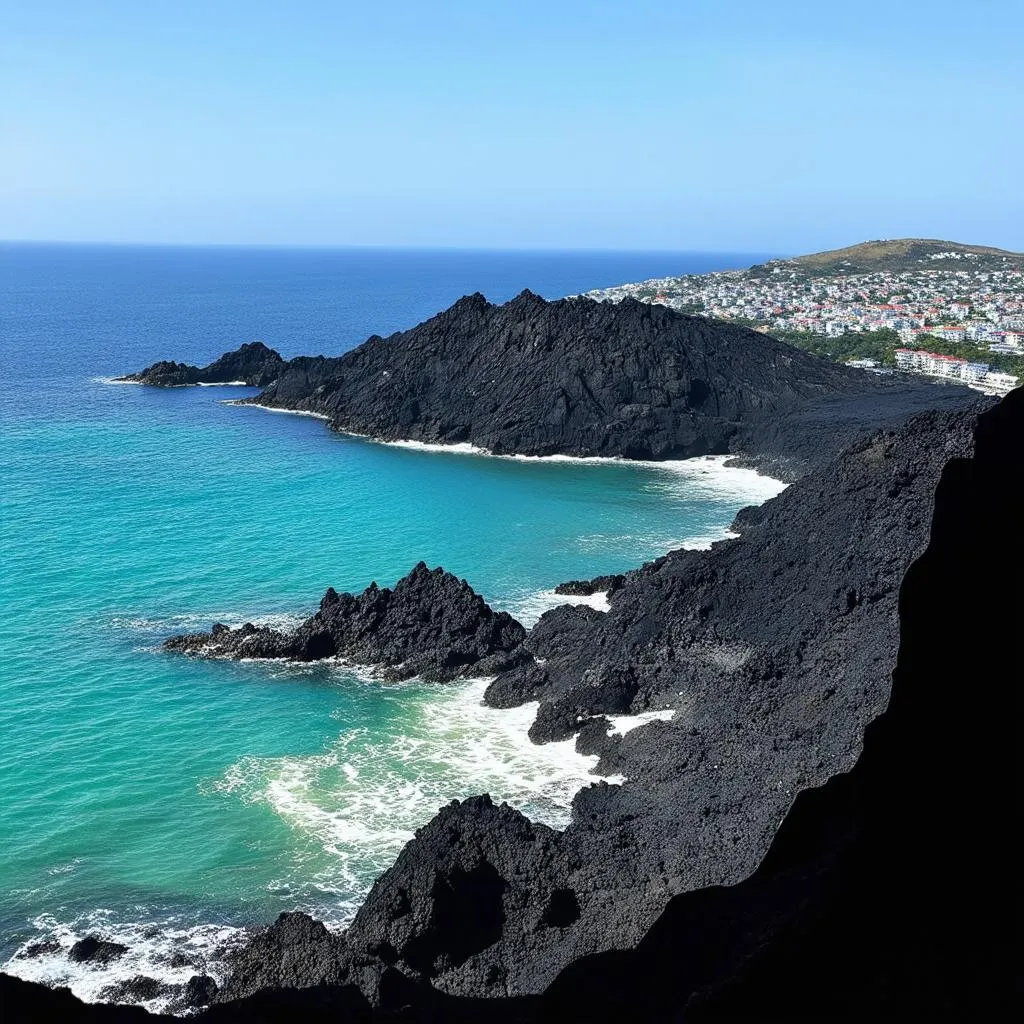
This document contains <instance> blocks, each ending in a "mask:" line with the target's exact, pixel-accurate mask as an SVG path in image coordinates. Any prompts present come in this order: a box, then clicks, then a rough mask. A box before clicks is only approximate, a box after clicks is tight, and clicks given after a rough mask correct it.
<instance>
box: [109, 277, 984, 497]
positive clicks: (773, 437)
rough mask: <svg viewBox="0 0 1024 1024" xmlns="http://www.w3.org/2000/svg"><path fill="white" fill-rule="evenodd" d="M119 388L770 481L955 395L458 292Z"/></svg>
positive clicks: (374, 433) (760, 345)
mask: <svg viewBox="0 0 1024 1024" xmlns="http://www.w3.org/2000/svg"><path fill="white" fill-rule="evenodd" d="M123 379H125V380H134V381H140V382H142V383H148V384H158V385H164V386H169V385H180V384H195V383H219V382H225V381H229V380H244V381H246V383H249V384H254V385H258V386H261V387H263V388H264V391H263V392H262V393H261V394H260V395H259V396H257V397H255V398H252V399H249V400H248V401H250V402H252V403H254V404H258V405H263V406H267V407H271V408H278V409H291V410H295V411H304V412H313V413H317V414H318V415H322V416H325V417H326V418H327V419H328V420H329V421H330V423H331V426H333V427H334V428H335V429H337V430H340V431H345V432H349V433H354V434H361V435H366V436H370V437H374V438H377V439H380V440H386V441H395V440H415V441H422V442H429V443H440V444H454V443H460V442H472V443H473V444H475V445H478V446H480V447H482V448H484V449H486V450H488V451H491V452H494V453H496V454H521V455H554V454H564V455H574V456H621V457H624V458H629V459H666V458H685V457H689V456H694V455H705V454H725V453H733V454H736V455H738V456H740V457H741V458H742V459H743V460H744V461H745V462H746V463H747V464H750V465H754V466H757V467H759V468H762V469H765V470H767V471H770V472H771V473H772V474H773V475H776V476H779V477H781V478H784V479H787V480H792V479H795V478H796V477H798V476H799V475H800V474H801V473H803V472H805V471H806V470H807V469H808V468H809V467H814V466H821V465H824V464H825V463H827V462H828V461H829V460H830V459H831V458H833V457H834V456H835V455H836V454H837V453H838V452H839V451H840V450H841V449H842V448H843V447H845V446H847V445H849V444H851V443H852V442H853V441H855V440H857V439H858V438H859V437H860V436H862V435H863V434H865V433H866V432H870V431H871V430H875V429H878V428H880V427H892V426H895V425H897V424H899V423H901V422H903V421H904V420H906V419H907V418H908V417H909V416H911V415H913V414H915V413H918V412H923V411H925V410H928V409H935V408H946V409H953V408H959V407H962V406H963V405H964V404H965V403H967V402H970V401H971V398H972V393H971V392H969V391H968V390H967V389H966V388H962V387H959V386H956V385H945V386H941V385H937V384H935V383H932V382H927V381H924V380H907V379H906V378H900V379H896V378H888V377H881V376H878V375H875V374H867V373H863V372H862V371H859V370H853V369H851V368H849V367H846V366H841V365H838V364H836V363H832V362H829V361H827V360H824V359H819V358H818V357H817V356H812V355H810V354H809V353H806V352H802V351H800V350H799V349H796V348H794V347H792V346H790V345H787V344H785V343H783V342H780V341H778V340H776V339H774V338H771V337H769V336H768V335H765V334H761V333H759V332H756V331H752V330H749V329H748V328H745V327H740V326H737V325H735V324H731V323H726V322H723V321H715V320H710V319H707V318H704V317H689V316H685V315H683V314H681V313H678V312H676V311H675V310H671V309H668V308H666V307H664V306H658V305H651V304H648V303H641V302H636V301H634V300H626V301H623V302H621V303H602V302H595V301H594V300H593V299H588V298H572V299H561V300H559V301H557V302H546V301H545V300H543V299H541V298H539V297H538V296H536V295H534V294H532V293H530V292H528V291H526V292H523V293H522V294H521V295H519V296H518V297H517V298H515V299H513V300H512V301H511V302H507V303H505V304H504V305H501V306H496V305H492V304H491V303H489V302H487V300H486V299H485V298H484V297H483V296H482V295H480V294H475V295H469V296H466V297H464V298H462V299H460V300H459V301H458V302H456V303H455V304H454V305H453V306H451V307H450V308H449V309H447V310H445V311H444V312H442V313H439V314H438V315H437V316H434V317H432V318H431V319H429V320H427V321H425V322H424V323H422V324H419V325H418V326H417V327H414V328H412V329H411V330H408V331H404V332H401V333H398V334H394V335H392V336H391V337H389V338H381V337H379V336H377V335H374V336H373V337H371V338H369V339H367V341H365V342H364V343H363V344H362V345H359V346H358V347H357V348H355V349H353V350H351V351H350V352H347V353H345V354H344V355H341V356H335V357H324V356H300V357H297V358H295V359H292V360H290V361H287V362H285V361H284V360H282V359H281V358H280V356H278V354H277V353H276V352H272V351H271V350H269V349H267V348H266V347H265V346H263V345H262V344H261V343H259V342H254V343H253V344H251V345H243V346H242V348H241V349H239V350H237V351H236V352H231V353H227V354H226V355H224V356H222V357H221V359H219V360H217V362H215V363H212V364H211V365H210V366H207V367H204V368H202V369H199V368H196V367H193V366H187V365H185V364H180V363H157V364H155V365H154V366H151V367H149V368H148V369H146V370H144V371H142V372H141V373H138V374H134V375H132V376H130V377H126V378H123Z"/></svg>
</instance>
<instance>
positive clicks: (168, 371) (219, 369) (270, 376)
mask: <svg viewBox="0 0 1024 1024" xmlns="http://www.w3.org/2000/svg"><path fill="white" fill-rule="evenodd" d="M285 365H286V363H285V361H284V360H283V359H282V358H281V356H280V355H278V353H277V352H275V351H274V350H273V349H271V348H267V346H266V345H264V344H263V342H262V341H252V342H249V343H247V344H245V345H242V346H241V347H240V348H237V349H235V351H234V352H226V353H225V354H224V355H222V356H221V357H220V358H219V359H217V360H216V361H215V362H212V363H210V364H209V366H203V367H198V366H190V365H188V364H187V363H175V362H170V361H166V360H165V361H163V362H159V363H154V364H153V365H152V366H147V367H146V369H145V370H142V371H140V372H139V373H132V374H128V376H126V377H119V378H118V379H119V380H121V381H125V382H132V383H136V384H151V385H153V386H155V387H164V388H169V387H183V386H185V385H189V384H231V383H234V382H236V381H242V382H244V383H245V384H248V385H250V386H252V387H259V388H264V387H266V386H267V385H268V384H271V383H273V382H274V381H275V380H276V379H277V377H278V375H279V374H280V373H281V371H282V369H283V368H284V366H285Z"/></svg>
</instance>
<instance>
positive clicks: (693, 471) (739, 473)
mask: <svg viewBox="0 0 1024 1024" xmlns="http://www.w3.org/2000/svg"><path fill="white" fill-rule="evenodd" d="M184 386H190V385H184ZM221 404H223V405H234V406H238V407H240V408H246V409H261V410H262V411H264V412H272V413H281V414H284V415H289V416H307V417H310V418H311V419H318V420H322V421H324V422H325V423H330V422H331V417H330V416H327V415H325V414H324V413H319V412H310V411H309V410H307V409H283V408H280V407H279V406H273V405H262V404H260V403H259V402H251V401H243V400H238V399H221ZM330 429H331V430H332V431H333V432H334V433H336V434H340V435H342V436H343V437H351V438H356V439H357V440H359V441H366V442H368V443H369V444H378V445H385V446H387V447H389V448H400V449H405V450H407V451H417V452H427V453H431V454H438V455H469V456H476V457H478V458H488V459H505V460H507V461H510V462H522V463H526V464H529V465H555V464H558V463H568V464H570V465H575V466H602V465H603V466H608V465H610V466H622V467H636V468H638V469H645V470H654V471H659V472H666V473H674V474H676V475H677V476H680V477H686V476H691V477H693V478H697V477H700V476H704V477H707V478H709V479H710V478H711V477H715V476H717V477H719V478H724V477H726V476H729V475H731V474H736V476H735V477H734V479H736V480H740V479H742V480H749V481H751V482H752V481H753V480H754V479H755V478H759V479H760V480H762V481H765V483H764V488H763V493H764V496H763V497H761V498H760V500H759V501H757V504H762V503H763V502H765V501H768V500H769V499H770V498H774V497H775V496H776V495H777V494H781V493H782V491H784V490H785V489H786V488H787V487H789V486H790V483H791V481H786V480H781V479H779V478H778V477H774V476H772V475H771V474H770V473H767V472H765V471H764V470H763V469H760V468H758V467H757V466H754V465H750V466H743V465H738V464H737V463H736V461H735V460H736V459H737V456H736V455H734V454H731V453H730V454H726V455H693V456H691V457H690V458H686V459H627V458H625V457H624V456H622V455H561V454H554V455H518V454H511V455H504V454H497V453H495V452H493V451H489V450H488V449H486V448H482V447H480V446H479V445H475V444H471V443H470V442H468V441H460V442H455V443H452V444H441V443H436V442H429V441H414V440H408V439H400V440H395V441H388V440H385V439H384V438H380V437H374V436H373V435H371V434H359V433H356V432H355V431H351V430H340V429H338V428H336V427H331V428H330ZM718 539H727V538H724V537H723V538H718ZM709 543H710V542H709Z"/></svg>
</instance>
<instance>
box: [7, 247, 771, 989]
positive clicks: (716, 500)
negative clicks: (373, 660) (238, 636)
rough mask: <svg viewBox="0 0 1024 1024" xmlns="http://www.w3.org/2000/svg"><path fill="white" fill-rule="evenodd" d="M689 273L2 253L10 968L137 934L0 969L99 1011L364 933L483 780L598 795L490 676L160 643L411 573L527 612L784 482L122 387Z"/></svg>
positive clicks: (565, 796)
mask: <svg viewBox="0 0 1024 1024" xmlns="http://www.w3.org/2000/svg"><path fill="white" fill-rule="evenodd" d="M414 257H415V258H414ZM588 258H589V259H590V260H591V262H590V263H588V262H587V260H588ZM701 259H705V258H704V257H696V256H694V255H693V254H689V255H686V254H682V255H680V254H676V255H675V256H672V255H671V254H655V255H648V256H644V255H643V254H634V255H629V254H627V255H625V256H622V257H621V259H620V262H619V263H618V264H615V263H614V262H613V261H612V257H611V256H610V255H607V256H603V257H601V258H600V259H599V258H598V257H585V256H581V255H579V254H564V255H563V256H562V257H560V260H561V261H559V260H554V259H553V257H551V256H546V257H540V256H536V257H530V255H529V254H504V255H502V254H476V255H473V254H451V253H448V254H445V253H438V254H425V253H421V254H407V253H404V254H387V253H380V252H377V253H369V254H368V253H362V254H361V253H358V252H348V253H334V254H331V253H319V254H309V253H284V252H277V253H273V252H260V251H246V250H239V251H231V250H225V251H221V252H213V253H210V252H208V251H207V252H204V251H202V250H198V251H193V252H189V251H188V250H134V251H133V250H102V249H97V250H89V249H77V250H69V249H58V248H53V249H50V248H48V247H17V246H7V247H2V248H0V270H2V271H3V274H2V277H0V282H2V288H3V294H2V298H3V306H2V317H3V319H2V321H0V324H2V330H3V334H2V338H0V340H2V343H3V375H4V378H5V394H4V401H3V418H2V423H0V425H2V430H3V434H2V445H0V460H2V461H0V478H2V485H3V486H2V531H3V533H2V580H0V586H2V600H3V608H4V615H3V623H2V630H3V633H2V651H0V666H2V668H0V673H2V674H0V737H2V747H0V835H2V836H3V840H4V841H3V851H2V854H0V856H2V860H0V943H2V944H0V955H2V956H3V958H4V959H6V958H7V957H9V956H11V955H12V954H13V953H14V952H15V950H16V949H17V948H18V947H19V946H21V945H22V944H24V943H25V942H27V941H29V940H31V939H37V938H40V937H52V936H56V937H58V939H59V940H60V941H61V942H62V943H64V945H65V946H66V945H67V944H68V943H69V942H70V941H71V939H72V937H73V936H74V935H76V934H78V935H80V934H82V933H83V932H84V931H86V930H88V929H90V928H92V927H96V926H101V927H102V929H103V930H105V931H107V932H109V933H110V934H113V935H115V936H120V937H122V938H127V939H128V941H129V942H130V943H131V944H132V946H133V953H132V954H131V956H130V957H128V958H126V960H125V961H124V962H123V963H122V964H121V965H120V966H117V967H115V968H112V969H111V971H112V973H111V972H107V974H104V972H96V971H92V972H91V973H90V972H89V971H83V970H81V969H79V972H78V973H77V974H75V973H72V972H71V968H70V966H69V965H68V964H67V962H66V961H65V960H64V959H63V958H62V957H60V956H54V957H43V958H39V959H37V960H32V961H25V960H14V961H12V962H11V963H10V964H9V966H8V968H6V969H9V970H14V971H16V972H17V973H20V974H23V975H25V976H32V977H42V978H45V979H47V980H51V981H57V980H60V981H65V982H67V981H70V982H71V983H72V984H73V985H74V987H75V990H76V991H78V992H80V994H83V995H85V996H95V995H96V994H97V992H98V990H99V986H100V984H101V981H102V982H103V983H107V982H109V980H110V979H111V977H113V976H129V975H131V974H133V973H139V971H140V970H141V971H143V972H144V973H150V974H157V973H160V972H161V971H162V974H163V976H166V977H168V978H170V979H172V980H173V979H174V978H176V977H177V976H178V975H177V974H175V970H174V969H171V968H169V967H166V965H164V966H163V967H161V966H160V965H159V960H160V957H161V956H164V955H166V953H167V951H168V949H169V948H170V946H171V945H172V944H173V943H174V942H179V943H181V942H184V943H186V948H188V949H189V950H191V951H193V952H194V953H195V957H196V958H197V962H199V960H205V958H209V957H211V956H212V957H214V958H215V957H216V955H217V948H218V946H219V944H221V943H222V942H223V941H225V940H228V939H230V938H231V937H232V936H233V935H234V934H235V933H234V931H233V929H235V928H237V927H239V926H243V925H248V924H252V923H256V922H261V921H266V920H269V919H271V918H272V917H273V916H274V915H275V914H276V913H278V912H279V911H280V910H283V909H294V908H303V909H308V910H311V911H313V912H315V913H317V914H319V915H320V916H322V917H324V918H326V919H328V920H330V921H333V922H336V923H338V924H342V923H344V922H345V921H346V920H347V919H348V918H349V917H350V915H351V913H352V912H353V910H354V908H355V907H356V906H357V905H358V903H359V901H360V900H361V898H362V896H363V895H364V894H365V892H366V891H367V889H368V887H369V885H370V884H371V883H372V881H373V879H374V877H376V875H377V874H378V873H379V872H380V871H381V870H383V869H384V868H386V867H387V866H388V864H389V863H390V862H391V860H393V858H394V856H395V854H396V853H397V851H398V849H399V848H400V847H401V845H402V843H403V842H404V841H405V840H406V839H407V838H408V837H409V836H410V835H411V832H412V830H413V829H414V828H415V827H417V826H418V825H420V824H422V823H424V822H425V821H426V820H428V819H429V818H430V817H431V816H432V815H433V813H434V812H435V811H436V810H437V808H438V807H439V806H440V805H441V804H443V803H444V802H446V801H447V800H450V799H452V798H455V797H462V796H467V795H470V794H473V793H478V792H482V791H490V792H491V793H492V795H494V796H495V797H496V798H501V799H508V800H510V801H511V802H513V803H515V804H516V805H517V806H519V807H521V808H523V809H524V810H526V811H527V812H528V813H530V814H532V815H533V816H535V817H538V818H540V819H542V820H545V821H548V822H550V823H552V824H555V825H561V824H564V823H565V822H566V820H567V809H568V804H569V801H570V800H571V797H572V794H573V792H574V791H575V790H576V789H577V788H578V787H579V786H580V785H582V784H585V783H586V781H587V780H588V779H589V778H590V777H591V776H590V775H589V770H590V767H591V761H590V759H587V758H582V757H579V756H578V755H576V754H575V753H574V751H573V750H572V746H571V744H558V745H551V746H548V747H542V748H538V747H534V746H532V745H530V744H529V743H528V741H527V740H526V738H525V731H526V728H527V727H528V725H529V722H530V719H531V714H532V712H531V710H530V709H521V710H518V711H513V712H496V711H491V710H489V709H486V708H484V707H483V706H482V705H481V703H480V693H481V692H482V685H483V684H482V683H479V682H468V683H460V684H457V685H451V686H426V685H422V684H417V683H415V682H413V683H406V684H400V685H382V684H381V683H380V682H378V681H376V680H374V678H373V674H372V673H371V672H359V673H353V672H352V671H350V670H346V669H344V668H342V667H339V666H314V667H310V666H289V665H280V664H270V663H222V662H200V661H194V660H188V659H185V658H181V657H174V656H169V655H166V654H164V653H162V652H161V651H160V650H159V644H160V642H161V640H162V639H163V638H165V637H166V636H167V635H169V634H171V633H173V632H177V631H181V630H184V629H192V628H198V627H203V628H208V627H209V625H210V624H211V623H212V622H213V621H216V620H219V621H225V622H241V621H244V620H246V619H252V620H271V621H274V620H278V621H283V622H288V621H294V620H296V619H297V618H298V617H302V616H305V615H307V614H309V613H310V612H311V611H312V610H313V609H314V608H315V606H316V604H317V602H318V600H319V597H320V595H321V593H322V592H323V590H324V589H326V587H327V586H329V585H330V586H334V587H336V588H338V589H339V590H341V589H348V590H360V589H362V588H363V587H365V586H366V585H367V584H368V583H369V582H370V581H371V580H377V581H378V582H379V583H380V584H382V585H386V584H390V583H393V582H394V581H395V580H396V579H397V578H399V577H400V576H401V575H403V574H404V573H405V572H407V571H408V570H409V569H410V568H411V567H412V565H413V564H414V563H415V562H416V561H417V560H418V559H420V558H423V559H425V560H426V561H427V562H428V564H431V565H435V564H440V565H443V566H444V567H445V568H447V569H449V570H451V571H453V572H455V573H457V574H459V575H461V576H464V577H466V578H467V579H468V580H469V581H470V582H471V583H472V584H473V586H474V587H475V588H476V589H477V590H478V591H480V592H481V593H483V594H484V595H485V597H486V598H487V599H488V600H489V601H491V602H492V603H493V604H495V605H496V606H499V607H502V608H506V609H508V610H510V611H512V612H513V613H514V614H517V615H519V616H520V617H522V618H523V620H524V621H527V622H529V621H533V619H535V618H536V616H537V615H538V614H540V612H541V611H542V610H543V609H544V608H545V607H550V606H551V605H552V604H553V603H554V599H553V597H552V595H551V594H550V588H552V587H553V586H554V585H555V584H556V583H557V582H559V581H561V580H563V579H567V578H572V577H582V576H591V575H595V574H597V573H601V572H610V571H618V570H623V569H627V568H629V567H631V566H633V565H635V564H637V563H639V562H641V561H643V560H644V559H646V558H650V557H652V556H655V555H657V554H660V553H662V552H663V551H664V550H666V549H667V548H669V547H671V546H673V545H676V544H678V543H680V542H683V541H694V540H697V541H706V540H707V539H709V538H711V537H714V536H720V535H721V534H722V532H723V530H724V528H725V527H726V526H727V524H728V523H729V521H730V520H731V518H732V516H733V515H734V514H735V512H736V510H737V509H738V508H739V507H740V506H742V505H744V504H749V503H750V502H751V501H760V500H763V499H764V498H765V497H767V496H768V495H769V494H771V493H773V492H774V490H775V487H774V485H773V484H772V483H771V482H770V481H766V480H765V479H763V478H759V477H756V476H755V475H753V474H750V473H745V472H740V471H732V470H726V469H724V468H723V467H721V465H720V463H719V462H716V461H715V460H708V461H704V462H699V461H698V462H694V463H689V464H686V465H684V466H675V467H661V468H656V467H649V466H637V465H622V464H616V463H609V462H605V463H590V464H581V463H579V462H571V461H535V460H531V461H522V460H512V459H494V458H489V457H482V456H472V455H463V454H452V453H435V452H425V451H419V450H413V449H407V448H402V447H394V446H388V445H381V444H375V443H373V442H369V441H364V440H360V439H355V438H347V437H342V436H338V435H335V434H332V433H330V432H329V431H328V430H327V429H326V428H325V426H324V424H323V423H322V422H320V421H319V420H316V419H312V418H309V417H299V416H291V415H284V414H270V413H268V412H265V411H262V410H259V409H254V408H240V407H237V406H232V405H229V404H225V403H226V401H227V400H230V399H231V398H234V397H238V396H239V395H242V394H249V393H251V392H249V391H248V390H246V389H236V388H186V389H173V390H168V391H158V390H151V389H146V388H141V387H137V386H128V385H116V384H111V383H106V382H104V379H103V378H105V377H106V376H108V375H110V374H113V373H117V372H122V371H125V370H131V369H137V368H139V367H140V366H142V365H144V364H146V363H148V362H150V361H152V360H153V359H154V358H157V357H161V356H176V357H184V358H188V359H190V360H192V361H200V362H202V361H205V360H206V359H208V358H211V357H212V356H214V355H216V354H219V352H220V351H222V350H223V349H225V348H228V347H234V346H235V345H236V344H238V343H240V342H242V341H245V340H249V339H250V338H252V337H255V336H260V337H262V338H263V339H264V340H265V341H267V342H268V343H269V344H271V345H276V346H277V347H279V348H281V349H282V350H283V351H284V353H285V354H286V355H291V354H295V353H296V352H298V351H302V350H315V351H325V352H337V351H342V350H344V349H345V348H347V347H349V346H351V344H353V343H355V342H357V341H358V340H359V339H360V338H361V337H364V336H366V335H367V334H369V333H372V332H373V331H381V332H385V331H388V330H391V329H393V328H394V327H397V326H408V325H410V324H412V323H414V322H416V321H417V320H420V319H423V317H425V316H426V315H429V313H431V312H433V311H434V310H435V309H438V308H441V307H443V306H444V305H446V304H448V303H449V302H450V301H452V300H453V299H454V298H456V297H458V295H459V294H462V293H463V292H465V291H471V290H474V289H475V288H477V287H481V288H482V290H485V292H486V291H488V290H489V291H490V293H491V295H492V296H493V297H494V298H496V299H506V298H508V297H509V296H510V295H512V294H514V293H515V292H517V291H518V290H520V289H521V288H522V287H524V286H530V287H533V288H534V289H535V290H537V291H540V292H542V293H546V294H548V295H557V294H559V293H560V292H559V289H561V290H564V291H578V290H582V289H583V288H585V287H593V286H599V285H601V284H603V283H613V282H614V281H616V280H627V279H629V278H631V277H632V278H636V277H643V276H651V275H652V274H655V273H660V274H664V273H669V272H681V271H685V270H688V269H709V266H706V265H703V264H701V263H700V260H701ZM719 259H720V260H723V259H725V258H722V257H720V258H719ZM574 261H575V262H574ZM594 261H596V262H594ZM602 261H603V262H602ZM688 261H689V262H688ZM743 262H750V260H749V259H747V260H746V261H744V260H742V259H741V258H739V257H737V258H736V260H735V263H736V264H737V265H740V264H742V263H743ZM720 265H729V261H728V260H725V262H721V263H720ZM612 274H614V275H616V276H615V277H612V278H611V280H609V276H610V275H612ZM396 321H400V322H396ZM332 325H333V326H332ZM339 325H340V326H339ZM332 332H335V333H336V334H337V335H338V337H336V338H335V340H334V341H333V342H332V340H331V334H332ZM212 969H214V970H215V969H216V964H213V965H212ZM118 972H120V973H118ZM178 973H179V974H181V976H182V978H184V977H188V976H189V974H191V973H193V970H192V969H191V968H185V969H182V970H180V971H179V972H178ZM100 975H103V977H104V978H105V979H106V980H105V981H104V980H103V978H101V977H100ZM108 975H109V976H108Z"/></svg>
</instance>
